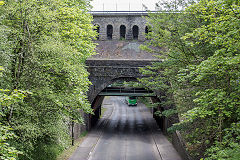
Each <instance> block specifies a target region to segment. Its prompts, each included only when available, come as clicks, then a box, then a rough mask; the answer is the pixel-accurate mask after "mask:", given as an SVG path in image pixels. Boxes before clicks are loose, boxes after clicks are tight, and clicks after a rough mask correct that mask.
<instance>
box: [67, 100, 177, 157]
mask: <svg viewBox="0 0 240 160" xmlns="http://www.w3.org/2000/svg"><path fill="white" fill-rule="evenodd" d="M103 107H105V108H107V111H106V113H105V114H104V117H102V118H101V119H100V121H99V123H98V125H97V126H96V128H95V129H93V130H92V131H91V132H90V133H89V135H88V137H87V138H86V139H85V141H84V142H83V143H82V144H81V145H80V146H79V148H78V149H77V150H76V152H75V153H74V154H73V155H72V157H71V158H70V159H69V160H181V158H180V156H179V155H178V153H177V152H176V150H175V149H174V148H173V146H172V145H171V143H170V142H168V140H167V139H166V137H165V136H163V135H162V133H161V131H160V130H159V129H158V127H157V124H156V122H155V120H154V119H153V118H152V115H151V113H150V111H149V109H148V108H146V107H145V106H144V105H143V104H141V103H140V104H138V106H137V107H129V106H128V105H127V104H126V103H125V99H124V97H107V98H106V99H105V100H104V102H103Z"/></svg>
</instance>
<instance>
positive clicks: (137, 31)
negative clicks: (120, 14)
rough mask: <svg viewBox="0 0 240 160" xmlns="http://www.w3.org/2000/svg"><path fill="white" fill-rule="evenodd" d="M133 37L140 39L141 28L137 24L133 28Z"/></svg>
mask: <svg viewBox="0 0 240 160" xmlns="http://www.w3.org/2000/svg"><path fill="white" fill-rule="evenodd" d="M132 33H133V39H138V34H139V29H138V26H137V25H134V26H133V28H132Z"/></svg>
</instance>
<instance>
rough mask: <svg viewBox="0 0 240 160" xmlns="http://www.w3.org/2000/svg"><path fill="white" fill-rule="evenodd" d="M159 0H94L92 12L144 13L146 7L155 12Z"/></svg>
mask: <svg viewBox="0 0 240 160" xmlns="http://www.w3.org/2000/svg"><path fill="white" fill-rule="evenodd" d="M157 1H159V0H93V1H92V2H91V4H92V6H93V9H92V11H129V10H130V11H142V10H144V7H143V5H142V4H144V5H145V6H147V7H148V9H149V10H151V11H153V10H155V3H156V2H157Z"/></svg>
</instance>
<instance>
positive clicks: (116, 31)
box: [93, 14, 146, 41]
mask: <svg viewBox="0 0 240 160" xmlns="http://www.w3.org/2000/svg"><path fill="white" fill-rule="evenodd" d="M93 18H94V22H93V24H94V25H98V26H99V40H108V38H107V26H108V25H112V26H113V34H112V39H113V40H119V39H120V26H121V25H124V26H125V27H126V40H132V39H133V32H132V31H133V26H134V25H136V26H138V29H139V34H138V40H139V41H144V40H145V28H146V19H145V18H144V17H143V16H142V15H118V14H116V15H114V14H108V15H104V14H103V15H93Z"/></svg>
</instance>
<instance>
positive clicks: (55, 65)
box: [0, 0, 96, 160]
mask: <svg viewBox="0 0 240 160" xmlns="http://www.w3.org/2000/svg"><path fill="white" fill-rule="evenodd" d="M1 4H3V3H1ZM89 6H90V5H89V1H84V0H78V1H67V0H47V1H38V0H23V1H15V0H8V1H6V2H5V3H4V5H2V6H0V13H1V18H0V39H1V41H0V48H1V49H0V52H1V54H0V65H1V66H3V67H4V68H5V70H4V72H3V77H2V78H1V80H0V88H4V89H7V90H9V94H10V93H13V91H14V90H18V91H21V90H23V91H30V92H31V94H30V95H27V97H25V98H24V100H23V101H18V102H16V103H13V104H10V105H5V104H1V105H0V107H1V108H0V109H1V112H2V113H3V114H2V115H1V117H0V122H1V123H2V124H3V125H5V126H9V127H11V128H12V129H13V132H14V134H15V135H16V136H17V137H18V138H14V139H13V140H11V139H9V140H7V142H8V143H9V144H10V145H11V146H14V147H15V148H17V149H18V150H20V151H21V152H22V153H23V154H22V155H20V156H18V159H24V160H26V159H34V160H36V159H39V160H40V159H42V160H46V159H55V157H56V156H57V154H58V153H59V152H60V151H61V150H62V149H64V147H66V146H68V145H69V142H70V138H69V135H68V122H69V121H70V120H71V119H72V118H73V119H75V120H78V121H79V122H83V118H82V117H81V112H85V113H91V112H92V110H91V107H90V105H89V103H88V101H87V95H86V92H87V90H88V86H89V84H90V82H89V80H88V73H87V70H86V68H85V60H86V59H87V58H88V57H89V56H91V55H92V54H94V48H95V44H94V43H93V42H92V39H94V37H95V36H96V33H95V32H94V31H93V26H92V24H91V21H92V16H91V15H89V14H88V13H87V11H88V9H89ZM9 94H8V95H9Z"/></svg>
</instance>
